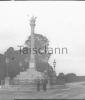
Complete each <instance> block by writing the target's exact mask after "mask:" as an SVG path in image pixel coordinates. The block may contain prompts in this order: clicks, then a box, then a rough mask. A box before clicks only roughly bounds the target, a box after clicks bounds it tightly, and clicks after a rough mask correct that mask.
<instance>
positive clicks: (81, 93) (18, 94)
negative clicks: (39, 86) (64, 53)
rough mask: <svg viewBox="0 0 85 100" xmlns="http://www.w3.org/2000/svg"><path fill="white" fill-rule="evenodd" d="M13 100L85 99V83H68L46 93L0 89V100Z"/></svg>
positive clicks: (52, 88) (54, 87) (49, 89)
mask: <svg viewBox="0 0 85 100" xmlns="http://www.w3.org/2000/svg"><path fill="white" fill-rule="evenodd" d="M14 99H85V82H76V83H68V84H65V85H56V86H52V87H51V88H48V89H47V91H46V92H44V91H43V90H41V91H40V92H37V91H36V89H34V91H33V90H30V89H21V90H20V89H19V90H16V89H12V88H10V89H4V90H3V89H0V100H14Z"/></svg>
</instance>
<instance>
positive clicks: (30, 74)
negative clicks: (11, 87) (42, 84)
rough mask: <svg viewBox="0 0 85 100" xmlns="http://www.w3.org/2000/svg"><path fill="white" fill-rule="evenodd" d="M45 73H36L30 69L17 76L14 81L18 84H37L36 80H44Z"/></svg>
mask: <svg viewBox="0 0 85 100" xmlns="http://www.w3.org/2000/svg"><path fill="white" fill-rule="evenodd" d="M42 78H43V73H41V72H38V71H36V70H35V69H34V68H29V69H27V71H25V72H20V74H19V75H17V76H16V77H15V78H14V81H15V82H16V84H24V85H27V84H35V81H36V79H42Z"/></svg>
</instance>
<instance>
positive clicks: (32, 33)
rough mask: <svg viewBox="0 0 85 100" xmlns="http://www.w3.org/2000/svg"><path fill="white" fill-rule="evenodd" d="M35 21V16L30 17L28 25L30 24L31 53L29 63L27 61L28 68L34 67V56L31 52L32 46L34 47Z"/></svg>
mask: <svg viewBox="0 0 85 100" xmlns="http://www.w3.org/2000/svg"><path fill="white" fill-rule="evenodd" d="M35 21H36V17H32V18H31V20H30V26H31V55H30V63H29V68H34V69H35V66H36V65H35V56H34V54H33V48H35V46H34V45H35V44H34V41H35V39H34V30H35V25H36V24H35Z"/></svg>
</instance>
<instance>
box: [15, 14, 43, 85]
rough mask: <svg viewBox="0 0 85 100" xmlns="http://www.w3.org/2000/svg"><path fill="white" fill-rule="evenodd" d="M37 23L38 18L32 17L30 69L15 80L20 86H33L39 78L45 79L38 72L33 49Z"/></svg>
mask: <svg viewBox="0 0 85 100" xmlns="http://www.w3.org/2000/svg"><path fill="white" fill-rule="evenodd" d="M35 22H36V17H34V16H33V17H32V18H31V20H30V27H31V54H30V61H29V68H28V69H27V70H26V71H25V72H20V74H19V75H17V76H16V77H15V78H14V80H15V82H17V83H19V84H30V83H31V84H32V83H35V80H36V79H38V78H40V79H41V78H43V73H41V72H38V71H37V70H36V63H35V55H34V54H33V48H34V47H35V45H34V42H35V39H34V30H35V25H36V24H35Z"/></svg>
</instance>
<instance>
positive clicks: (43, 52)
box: [25, 34, 50, 62]
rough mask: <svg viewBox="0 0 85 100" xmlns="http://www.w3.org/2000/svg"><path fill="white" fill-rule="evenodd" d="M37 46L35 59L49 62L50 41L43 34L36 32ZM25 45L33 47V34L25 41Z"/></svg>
mask: <svg viewBox="0 0 85 100" xmlns="http://www.w3.org/2000/svg"><path fill="white" fill-rule="evenodd" d="M34 40H35V44H34V45H35V47H34V49H35V50H36V54H35V59H36V62H42V61H43V62H45V61H46V62H48V60H49V57H50V54H48V53H47V50H48V46H49V41H48V39H47V38H46V37H45V36H43V35H41V34H34ZM25 45H26V46H28V47H29V48H31V36H29V38H28V40H26V41H25Z"/></svg>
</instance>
